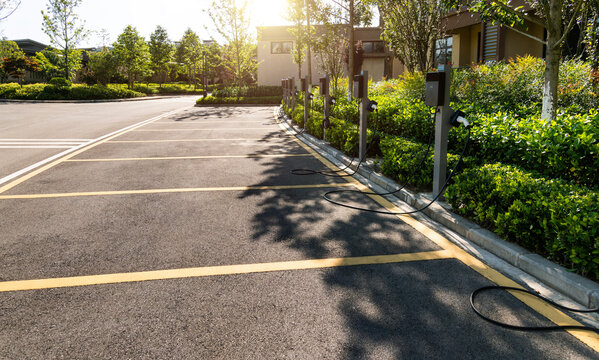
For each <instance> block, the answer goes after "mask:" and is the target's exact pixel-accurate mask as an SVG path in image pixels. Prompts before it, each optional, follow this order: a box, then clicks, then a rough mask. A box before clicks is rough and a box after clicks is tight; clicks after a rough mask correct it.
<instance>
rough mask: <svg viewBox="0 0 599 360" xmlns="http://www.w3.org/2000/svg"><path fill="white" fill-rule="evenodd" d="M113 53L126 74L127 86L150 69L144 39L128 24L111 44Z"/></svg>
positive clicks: (148, 55) (148, 53)
mask: <svg viewBox="0 0 599 360" xmlns="http://www.w3.org/2000/svg"><path fill="white" fill-rule="evenodd" d="M113 46H114V49H113V54H114V56H115V58H116V59H117V62H118V64H119V66H120V67H121V71H122V73H123V74H124V75H125V76H127V79H128V85H129V88H131V86H132V85H133V82H134V81H135V80H136V78H138V77H142V76H145V75H147V74H148V73H149V71H150V52H149V50H148V45H147V44H146V41H145V39H144V38H143V37H142V36H140V35H139V33H138V32H137V30H136V29H135V28H134V27H133V26H131V25H128V26H127V27H126V28H125V29H124V30H123V32H122V33H121V34H120V35H119V37H118V39H117V41H116V42H115V43H114V44H113Z"/></svg>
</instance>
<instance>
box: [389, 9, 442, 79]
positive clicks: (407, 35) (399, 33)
mask: <svg viewBox="0 0 599 360" xmlns="http://www.w3.org/2000/svg"><path fill="white" fill-rule="evenodd" d="M377 4H378V6H379V9H380V15H381V17H382V19H383V33H382V35H383V37H384V39H385V40H386V42H387V44H389V47H390V48H391V49H392V50H393V52H394V53H395V55H396V56H397V58H398V59H399V60H400V61H401V62H402V63H403V64H404V65H405V66H406V68H407V69H408V71H422V72H426V71H428V70H430V69H431V68H433V66H434V65H435V64H434V61H435V42H436V40H437V39H438V38H439V36H440V34H441V29H440V23H441V16H442V15H443V14H444V13H445V11H444V10H443V7H442V6H439V2H438V0H400V1H396V0H377Z"/></svg>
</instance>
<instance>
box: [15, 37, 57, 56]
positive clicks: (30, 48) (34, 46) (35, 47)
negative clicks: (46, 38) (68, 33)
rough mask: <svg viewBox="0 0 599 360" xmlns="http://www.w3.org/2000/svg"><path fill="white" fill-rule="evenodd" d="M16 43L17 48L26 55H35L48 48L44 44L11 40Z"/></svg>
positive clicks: (26, 40)
mask: <svg viewBox="0 0 599 360" xmlns="http://www.w3.org/2000/svg"><path fill="white" fill-rule="evenodd" d="M11 41H14V42H15V43H17V46H19V48H20V49H21V50H23V52H24V53H25V54H27V55H32V54H35V53H36V52H39V51H42V50H44V49H45V48H47V47H48V45H46V44H42V43H41V42H39V41H35V40H31V39H18V40H11Z"/></svg>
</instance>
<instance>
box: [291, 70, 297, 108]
mask: <svg viewBox="0 0 599 360" xmlns="http://www.w3.org/2000/svg"><path fill="white" fill-rule="evenodd" d="M289 92H290V93H291V112H293V110H295V100H296V97H297V90H296V88H295V77H292V78H291V79H289Z"/></svg>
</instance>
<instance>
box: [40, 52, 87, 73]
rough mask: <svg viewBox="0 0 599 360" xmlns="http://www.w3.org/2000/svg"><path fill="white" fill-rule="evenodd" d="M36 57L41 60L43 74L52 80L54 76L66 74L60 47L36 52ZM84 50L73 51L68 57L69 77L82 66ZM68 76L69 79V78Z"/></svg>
mask: <svg viewBox="0 0 599 360" xmlns="http://www.w3.org/2000/svg"><path fill="white" fill-rule="evenodd" d="M35 58H36V59H37V61H38V62H39V65H40V68H41V72H42V74H43V76H44V77H45V78H46V79H47V80H50V79H51V78H53V77H62V76H64V58H63V57H62V52H61V51H60V50H58V49H45V50H42V51H39V52H37V53H36V54H35ZM81 59H82V52H81V50H73V51H71V55H70V56H69V58H68V61H69V62H68V64H67V65H68V68H69V77H68V78H72V77H73V76H75V74H76V73H77V71H78V70H79V69H81V66H82V62H81ZM68 78H67V79H68Z"/></svg>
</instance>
